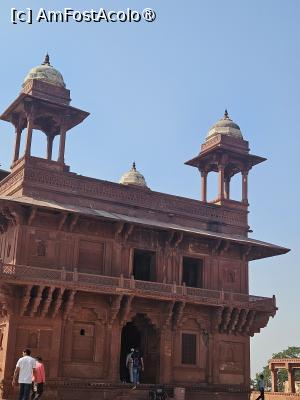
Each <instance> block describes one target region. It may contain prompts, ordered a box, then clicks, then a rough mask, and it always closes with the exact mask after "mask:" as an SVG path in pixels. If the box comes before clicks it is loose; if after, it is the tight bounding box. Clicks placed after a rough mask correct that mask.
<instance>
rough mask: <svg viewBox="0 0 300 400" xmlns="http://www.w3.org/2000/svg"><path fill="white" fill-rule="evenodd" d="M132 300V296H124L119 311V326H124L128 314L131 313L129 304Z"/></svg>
mask: <svg viewBox="0 0 300 400" xmlns="http://www.w3.org/2000/svg"><path fill="white" fill-rule="evenodd" d="M133 299H134V296H124V297H123V299H122V302H121V310H120V324H121V326H124V325H126V323H127V321H128V318H129V315H130V312H131V304H132V301H133Z"/></svg>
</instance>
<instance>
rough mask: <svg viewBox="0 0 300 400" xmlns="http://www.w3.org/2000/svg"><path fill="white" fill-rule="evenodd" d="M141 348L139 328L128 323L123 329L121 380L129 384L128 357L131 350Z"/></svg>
mask: <svg viewBox="0 0 300 400" xmlns="http://www.w3.org/2000/svg"><path fill="white" fill-rule="evenodd" d="M132 347H133V348H136V347H138V348H141V334H140V332H139V330H138V329H137V327H136V326H135V325H134V324H133V323H132V322H128V323H127V324H126V325H125V326H124V328H123V329H122V335H121V352H120V379H121V381H122V382H123V381H126V382H129V373H128V369H127V368H126V357H127V354H128V353H129V352H130V349H131V348H132Z"/></svg>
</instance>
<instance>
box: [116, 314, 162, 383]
mask: <svg viewBox="0 0 300 400" xmlns="http://www.w3.org/2000/svg"><path fill="white" fill-rule="evenodd" d="M159 346H160V342H159V336H158V334H157V331H156V329H155V328H154V326H153V325H151V323H150V320H149V319H148V318H147V316H146V315H145V314H137V315H136V316H135V318H134V319H133V320H132V322H128V323H127V324H126V325H125V326H124V328H123V329H122V335H121V351H120V378H121V381H126V382H129V381H130V380H129V371H128V369H127V368H126V357H127V354H128V353H129V352H130V349H131V348H132V347H133V348H138V349H139V350H140V352H141V355H142V357H143V360H144V366H145V369H144V371H143V372H141V376H140V382H141V383H157V382H159V361H160V352H159V350H160V348H159Z"/></svg>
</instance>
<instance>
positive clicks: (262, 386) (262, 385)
mask: <svg viewBox="0 0 300 400" xmlns="http://www.w3.org/2000/svg"><path fill="white" fill-rule="evenodd" d="M258 390H259V392H260V394H259V396H258V397H257V398H256V400H260V399H261V400H265V381H264V376H263V375H260V376H259V380H258Z"/></svg>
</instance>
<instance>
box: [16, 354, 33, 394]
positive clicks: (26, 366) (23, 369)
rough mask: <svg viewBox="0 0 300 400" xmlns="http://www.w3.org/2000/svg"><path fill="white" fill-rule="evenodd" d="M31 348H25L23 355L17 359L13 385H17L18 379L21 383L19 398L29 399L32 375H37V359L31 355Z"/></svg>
mask: <svg viewBox="0 0 300 400" xmlns="http://www.w3.org/2000/svg"><path fill="white" fill-rule="evenodd" d="M30 355H31V350H30V349H25V350H23V357H21V358H19V360H18V361H17V365H16V369H15V372H14V376H13V380H12V386H15V384H16V382H17V380H18V383H19V385H20V392H19V400H29V397H30V390H31V386H32V376H35V371H36V361H35V359H34V358H32V357H31V356H30Z"/></svg>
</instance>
